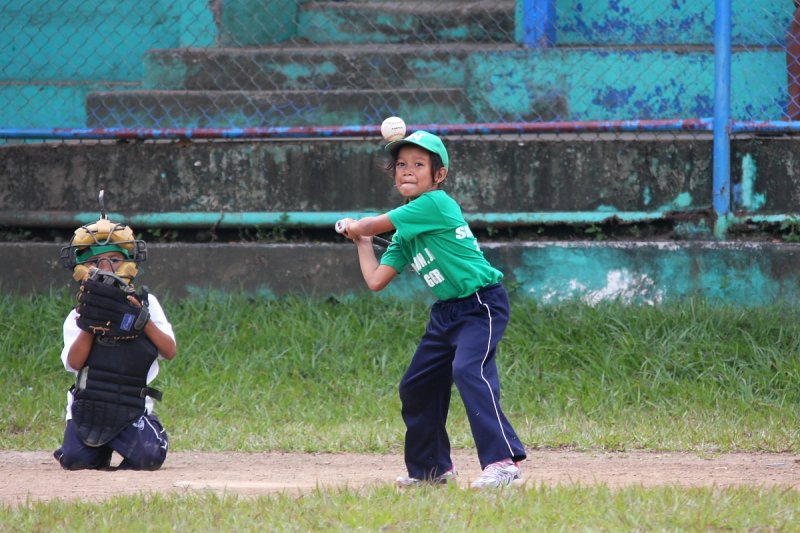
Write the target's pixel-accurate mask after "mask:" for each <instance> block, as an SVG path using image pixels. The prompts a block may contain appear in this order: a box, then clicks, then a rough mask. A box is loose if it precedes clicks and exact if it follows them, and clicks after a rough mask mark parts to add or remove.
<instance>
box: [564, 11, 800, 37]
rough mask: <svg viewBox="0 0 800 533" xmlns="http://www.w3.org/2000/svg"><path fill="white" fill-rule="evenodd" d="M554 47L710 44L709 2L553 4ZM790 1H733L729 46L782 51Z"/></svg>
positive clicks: (711, 32) (712, 32) (710, 20)
mask: <svg viewBox="0 0 800 533" xmlns="http://www.w3.org/2000/svg"><path fill="white" fill-rule="evenodd" d="M555 2H556V10H557V19H556V43H557V44H559V45H621V44H635V45H658V44H670V45H694V44H712V43H713V42H714V0H670V1H650V0H646V1H642V0H592V1H587V0H555ZM791 6H792V3H791V1H789V0H786V1H782V0H732V5H731V10H732V14H733V17H732V21H731V41H732V42H733V44H734V45H744V46H748V45H750V46H755V47H762V46H771V45H780V46H783V45H784V44H785V42H786V40H785V37H786V30H787V28H788V27H789V22H790V21H791V14H792V7H791Z"/></svg>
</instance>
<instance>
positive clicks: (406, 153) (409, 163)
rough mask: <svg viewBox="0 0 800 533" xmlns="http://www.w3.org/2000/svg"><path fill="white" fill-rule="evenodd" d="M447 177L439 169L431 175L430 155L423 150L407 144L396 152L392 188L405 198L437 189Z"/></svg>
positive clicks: (415, 196)
mask: <svg viewBox="0 0 800 533" xmlns="http://www.w3.org/2000/svg"><path fill="white" fill-rule="evenodd" d="M446 175H447V169H446V168H441V169H439V171H438V172H437V173H436V176H434V175H433V165H432V164H431V153H430V152H429V151H427V150H425V149H424V148H420V147H419V146H414V145H413V144H407V145H405V146H402V147H401V148H400V149H399V150H398V151H397V163H396V164H395V167H394V186H395V187H396V188H397V190H398V191H400V194H402V195H403V196H404V197H405V198H417V197H418V196H420V195H421V194H423V193H426V192H428V191H432V190H435V189H437V188H439V183H440V182H441V181H442V180H443V179H444V178H445V176H446Z"/></svg>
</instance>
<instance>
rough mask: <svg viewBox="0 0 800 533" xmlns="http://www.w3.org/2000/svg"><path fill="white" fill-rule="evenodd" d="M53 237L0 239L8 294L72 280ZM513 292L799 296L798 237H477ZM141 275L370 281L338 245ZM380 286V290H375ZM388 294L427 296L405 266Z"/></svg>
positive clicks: (182, 259)
mask: <svg viewBox="0 0 800 533" xmlns="http://www.w3.org/2000/svg"><path fill="white" fill-rule="evenodd" d="M59 248H60V247H59V246H58V245H55V244H41V243H37V244H26V243H13V244H12V243H0V255H2V257H4V261H3V269H2V273H0V287H2V288H3V290H5V291H10V292H14V293H22V294H25V293H30V292H37V291H47V290H50V289H51V288H56V289H59V288H64V287H68V286H73V287H74V282H72V281H71V273H70V272H69V271H67V270H64V269H63V268H61V267H60V266H59V265H58V251H59ZM483 249H484V252H485V253H486V256H487V257H488V258H489V259H490V260H491V261H492V262H493V263H494V264H495V265H497V266H498V267H499V268H500V269H502V270H503V271H504V272H505V273H506V285H507V286H508V288H509V290H510V291H511V292H512V293H513V294H514V295H515V296H517V297H521V298H531V299H534V300H536V301H538V302H541V303H543V304H552V303H557V302H562V301H567V300H576V299H580V300H582V301H585V302H588V303H592V304H594V303H598V302H601V301H604V300H609V299H619V300H621V301H623V302H626V303H634V304H635V303H649V304H659V303H667V302H674V301H676V300H679V299H681V298H686V297H689V296H696V297H701V298H707V299H708V300H709V301H712V302H715V303H727V304H738V305H743V306H757V305H769V304H772V303H779V302H784V303H789V304H795V303H796V302H797V301H798V299H800V274H798V271H797V268H796V265H797V262H798V259H800V245H798V244H774V243H761V244H756V243H713V242H694V243H682V244H678V243H631V242H625V243H593V242H569V243H564V242H515V243H491V242H486V243H483ZM139 282H140V283H142V284H147V285H148V286H149V287H150V288H151V290H153V291H154V292H157V293H158V294H164V293H165V292H168V293H169V294H171V295H173V296H175V297H185V296H188V295H193V294H194V295H197V294H203V293H207V292H209V291H211V292H214V291H221V292H226V291H228V292H229V291H240V290H243V291H246V292H250V293H255V294H260V295H263V296H268V297H279V296H282V295H287V294H299V295H304V296H314V297H322V298H324V297H328V296H335V297H347V296H351V295H353V294H357V293H363V292H365V291H366V290H367V289H366V287H365V285H364V282H363V280H362V279H361V275H360V272H359V269H358V262H357V258H356V252H355V249H354V247H353V246H352V245H351V244H349V243H342V244H305V245H291V244H274V245H258V244H215V245H190V244H173V245H163V244H162V245H159V244H154V245H151V246H149V259H148V260H147V262H146V263H144V264H143V265H142V273H141V275H140V276H139ZM381 294H384V293H381ZM385 294H387V295H392V296H399V297H404V298H420V299H426V300H430V299H431V298H432V297H431V294H430V291H429V290H428V288H427V286H426V285H425V284H424V283H423V282H422V281H421V280H420V279H417V276H416V275H415V274H413V272H410V271H407V272H403V273H402V274H401V275H400V277H399V278H398V279H397V280H396V281H395V282H393V283H392V284H391V285H390V286H389V289H387V291H385Z"/></svg>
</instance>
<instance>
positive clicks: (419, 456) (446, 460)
mask: <svg viewBox="0 0 800 533" xmlns="http://www.w3.org/2000/svg"><path fill="white" fill-rule="evenodd" d="M508 317H509V307H508V295H507V294H506V291H505V289H504V288H503V286H502V285H501V284H496V285H490V286H488V287H484V288H483V289H481V290H479V291H478V292H476V293H475V294H473V295H471V296H468V297H466V298H459V299H456V300H440V301H438V302H436V303H435V304H434V305H433V308H432V309H431V316H430V320H429V322H428V326H427V328H426V330H425V334H424V335H423V337H422V340H421V341H420V343H419V346H418V347H417V351H416V353H415V354H414V357H413V358H412V359H411V364H410V366H409V367H408V370H406V373H405V375H404V376H403V379H402V381H401V382H400V400H401V402H402V414H403V421H404V422H405V424H406V439H405V460H406V467H407V468H408V474H409V476H411V477H415V478H419V479H429V478H432V477H435V476H438V475H440V474H442V473H444V472H446V471H447V470H449V469H450V468H451V467H452V466H453V463H452V460H451V458H450V438H449V437H448V435H447V430H446V428H445V424H446V422H447V413H448V410H449V408H450V392H451V390H452V387H453V383H454V382H455V384H456V387H458V392H459V394H460V395H461V399H462V400H463V402H464V407H465V408H466V410H467V418H468V419H469V424H470V428H471V429H472V436H473V438H474V439H475V446H476V448H477V449H478V459H479V461H480V464H481V468H485V467H486V466H487V465H489V464H491V463H494V462H496V461H500V460H503V459H508V458H511V459H513V460H514V461H521V460H523V459H525V449H524V448H523V447H522V444H521V443H520V441H519V438H518V437H517V434H516V433H515V432H514V428H513V427H511V424H510V423H509V422H508V420H507V419H506V417H505V415H504V414H503V411H502V409H501V408H500V381H499V378H498V375H497V366H496V363H495V352H496V350H497V344H498V343H499V342H500V339H501V338H502V337H503V333H504V332H505V329H506V325H507V324H508Z"/></svg>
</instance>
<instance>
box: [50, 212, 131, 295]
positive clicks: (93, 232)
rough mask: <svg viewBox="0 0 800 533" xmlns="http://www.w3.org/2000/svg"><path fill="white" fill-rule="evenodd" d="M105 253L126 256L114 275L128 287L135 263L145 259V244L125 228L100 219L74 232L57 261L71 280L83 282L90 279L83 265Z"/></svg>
mask: <svg viewBox="0 0 800 533" xmlns="http://www.w3.org/2000/svg"><path fill="white" fill-rule="evenodd" d="M104 252H120V253H122V255H123V256H125V259H126V261H124V262H123V263H122V264H120V266H119V267H118V268H117V271H116V274H117V275H118V276H119V277H121V278H123V279H126V280H127V281H128V283H130V282H131V281H132V280H133V278H135V277H136V274H137V273H138V267H137V263H141V262H142V261H144V260H146V259H147V246H146V245H145V242H144V241H142V240H139V239H136V238H135V237H134V235H133V230H132V229H131V228H130V227H129V226H125V225H124V224H117V223H115V222H111V221H110V220H108V218H107V217H106V216H105V215H103V216H102V217H101V218H100V220H98V221H97V222H94V223H92V224H86V225H84V226H81V227H80V228H78V229H76V230H75V233H74V234H73V236H72V239H70V241H69V244H68V245H67V246H64V247H63V248H61V253H60V256H59V258H60V260H61V264H62V265H63V266H64V267H65V268H69V269H72V277H73V278H75V280H76V281H83V280H85V279H86V278H87V277H88V275H89V266H88V265H85V264H83V263H86V262H87V261H89V259H91V258H92V257H93V256H95V255H98V254H101V253H104Z"/></svg>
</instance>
